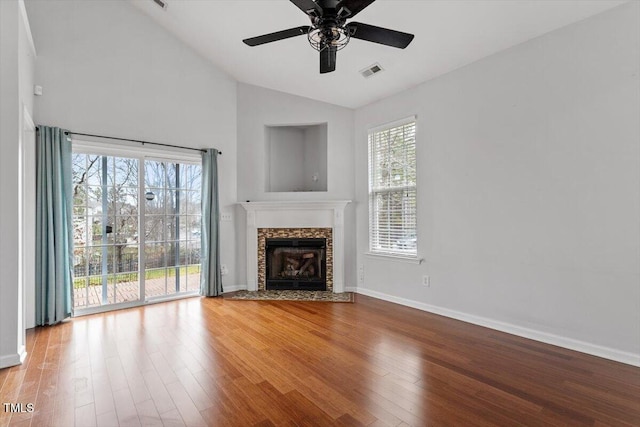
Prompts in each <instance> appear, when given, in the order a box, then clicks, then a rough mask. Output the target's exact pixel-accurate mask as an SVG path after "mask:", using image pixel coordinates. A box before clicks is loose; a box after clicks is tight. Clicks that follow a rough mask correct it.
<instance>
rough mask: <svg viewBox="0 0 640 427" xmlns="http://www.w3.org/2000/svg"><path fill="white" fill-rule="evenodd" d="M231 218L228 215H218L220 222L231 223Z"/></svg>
mask: <svg viewBox="0 0 640 427" xmlns="http://www.w3.org/2000/svg"><path fill="white" fill-rule="evenodd" d="M231 219H232V217H231V214H230V213H228V212H227V213H224V212H223V213H221V214H220V221H231Z"/></svg>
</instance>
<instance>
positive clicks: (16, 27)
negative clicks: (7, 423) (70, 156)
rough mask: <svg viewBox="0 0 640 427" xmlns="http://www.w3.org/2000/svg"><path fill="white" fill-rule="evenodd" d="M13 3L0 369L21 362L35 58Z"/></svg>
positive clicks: (2, 65)
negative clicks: (24, 191) (25, 185)
mask: <svg viewBox="0 0 640 427" xmlns="http://www.w3.org/2000/svg"><path fill="white" fill-rule="evenodd" d="M22 11H23V9H22V5H21V4H20V2H19V1H17V0H16V1H1V2H0V93H2V97H1V98H0V200H2V207H1V210H0V271H2V278H0V368H3V367H5V366H11V365H16V364H18V363H20V361H21V358H23V357H24V356H25V352H24V350H25V349H24V344H25V341H24V311H23V304H22V302H23V283H22V279H23V277H22V274H20V272H19V266H20V265H21V262H22V260H21V255H20V252H21V250H20V248H21V245H22V242H21V240H20V232H19V230H20V224H21V219H20V215H21V209H20V202H21V200H22V199H21V194H20V174H21V172H22V170H21V167H20V159H21V153H20V151H21V144H22V143H23V142H24V141H21V139H22V128H23V123H22V122H23V111H24V110H26V111H27V113H30V112H31V108H32V100H31V98H32V95H31V93H32V92H31V85H32V84H33V63H34V61H35V52H34V51H33V50H32V46H31V44H30V43H29V37H30V36H29V29H28V28H29V27H28V22H27V20H26V18H25V16H24V15H23V14H22Z"/></svg>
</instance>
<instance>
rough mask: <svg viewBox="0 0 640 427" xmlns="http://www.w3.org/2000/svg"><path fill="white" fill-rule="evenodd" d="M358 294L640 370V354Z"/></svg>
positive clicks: (369, 292) (405, 301) (376, 295)
mask: <svg viewBox="0 0 640 427" xmlns="http://www.w3.org/2000/svg"><path fill="white" fill-rule="evenodd" d="M354 291H355V292H357V293H359V294H362V295H367V296H370V297H373V298H378V299H381V300H385V301H389V302H393V303H396V304H401V305H405V306H407V307H411V308H417V309H418V310H422V311H428V312H429V313H434V314H439V315H441V316H445V317H450V318H452V319H456V320H462V321H463V322H468V323H473V324H474V325H479V326H484V327H487V328H490V329H495V330H497V331H501V332H506V333H508V334H513V335H517V336H520V337H524V338H529V339H532V340H535V341H540V342H543V343H547V344H551V345H556V346H559V347H564V348H567V349H569V350H575V351H579V352H581V353H586V354H590V355H593V356H598V357H602V358H605V359H610V360H614V361H616V362H621V363H626V364H628V365H633V366H638V367H640V355H639V354H634V353H629V352H625V351H620V350H616V349H613V348H610V347H604V346H600V345H597V344H592V343H588V342H585V341H579V340H575V339H572V338H567V337H563V336H560V335H555V334H550V333H548V332H542V331H537V330H535V329H529V328H524V327H521V326H517V325H513V324H511V323H506V322H501V321H499V320H494V319H489V318H486V317H481V316H475V315H473V314H467V313H463V312H461V311H456V310H451V309H448V308H443V307H438V306H435V305H430V304H425V303H422V302H418V301H413V300H409V299H406V298H400V297H396V296H393V295H389V294H385V293H382V292H378V291H373V290H371V289H366V288H361V287H357V288H354Z"/></svg>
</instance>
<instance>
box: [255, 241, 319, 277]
mask: <svg viewBox="0 0 640 427" xmlns="http://www.w3.org/2000/svg"><path fill="white" fill-rule="evenodd" d="M265 243H266V252H267V253H266V267H267V271H266V273H267V275H266V276H267V277H266V283H265V288H266V289H302V290H326V286H327V283H326V278H325V275H326V241H325V239H297V238H296V239H266V242H265Z"/></svg>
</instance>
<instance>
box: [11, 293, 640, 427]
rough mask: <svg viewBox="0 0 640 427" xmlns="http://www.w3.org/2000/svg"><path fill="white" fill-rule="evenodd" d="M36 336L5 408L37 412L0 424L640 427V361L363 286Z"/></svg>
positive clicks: (190, 305)
mask: <svg viewBox="0 0 640 427" xmlns="http://www.w3.org/2000/svg"><path fill="white" fill-rule="evenodd" d="M27 340H28V348H27V350H28V352H29V354H28V357H27V360H26V362H25V363H24V364H23V365H21V366H17V367H13V368H9V369H4V370H0V404H2V403H5V402H10V403H22V404H24V405H26V404H27V403H33V404H34V406H35V411H34V412H32V413H29V412H24V413H13V414H11V413H8V412H4V411H3V409H4V408H3V407H0V426H6V425H15V426H28V425H31V426H34V427H40V426H64V427H68V426H72V425H74V424H75V425H76V426H83V427H84V426H87V427H88V426H95V425H99V426H103V425H104V426H117V425H121V426H124V425H167V426H182V425H193V426H199V425H213V426H218V425H221V426H250V425H259V426H272V425H301V426H306V425H319V426H329V425H371V426H383V425H390V426H399V425H401V426H406V425H419V426H424V425H456V426H475V425H498V426H512V425H535V426H538V425H598V426H603V425H610V426H624V425H628V426H639V425H640V368H635V367H632V366H628V365H624V364H620V363H615V362H611V361H607V360H604V359H600V358H597V357H592V356H587V355H584V354H581V353H576V352H573V351H569V350H565V349H562V348H558V347H553V346H550V345H545V344H541V343H538V342H534V341H530V340H526V339H524V338H519V337H515V336H512V335H508V334H504V333H500V332H496V331H493V330H490V329H485V328H482V327H478V326H474V325H470V324H467V323H463V322H459V321H456V320H452V319H448V318H444V317H440V316H436V315H432V314H429V313H425V312H421V311H418V310H413V309H410V308H406V307H402V306H399V305H395V304H391V303H387V302H384V301H380V300H376V299H373V298H369V297H365V296H362V295H357V296H356V302H355V303H354V304H331V303H319V302H291V301H282V302H279V301H272V302H267V301H234V300H229V299H222V298H212V299H202V298H192V299H185V300H179V301H174V302H168V303H162V304H155V305H149V306H146V307H140V308H134V309H129V310H122V311H117V312H111V313H104V314H98V315H93V316H87V317H80V318H76V319H74V320H72V321H70V322H67V323H64V324H61V325H58V326H55V327H45V328H37V329H35V330H31V331H29V333H28V335H27ZM23 408H24V406H23Z"/></svg>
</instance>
